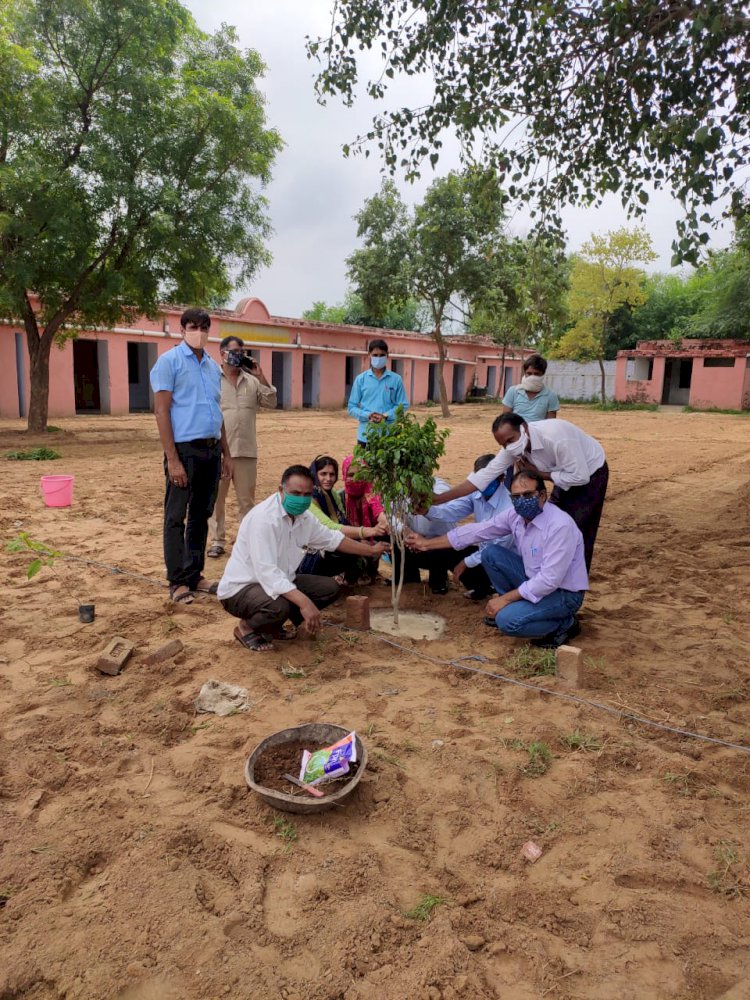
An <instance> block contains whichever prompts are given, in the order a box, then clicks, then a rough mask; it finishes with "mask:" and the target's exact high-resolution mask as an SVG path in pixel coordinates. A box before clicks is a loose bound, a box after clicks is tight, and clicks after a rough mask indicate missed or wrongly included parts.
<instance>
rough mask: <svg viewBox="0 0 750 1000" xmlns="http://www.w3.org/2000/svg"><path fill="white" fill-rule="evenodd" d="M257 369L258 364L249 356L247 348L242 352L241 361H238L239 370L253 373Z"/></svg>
mask: <svg viewBox="0 0 750 1000" xmlns="http://www.w3.org/2000/svg"><path fill="white" fill-rule="evenodd" d="M257 367H258V362H257V361H256V360H255V358H254V357H253V356H252V355H251V354H250V351H249V350H247V348H246V349H245V350H244V351H243V352H242V360H241V361H240V368H242V369H243V370H244V371H246V372H253V371H255V369H256V368H257Z"/></svg>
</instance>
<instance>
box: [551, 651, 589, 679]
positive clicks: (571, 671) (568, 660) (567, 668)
mask: <svg viewBox="0 0 750 1000" xmlns="http://www.w3.org/2000/svg"><path fill="white" fill-rule="evenodd" d="M555 674H556V675H557V676H558V677H559V678H560V680H561V681H562V682H563V684H565V685H567V686H568V687H583V650H581V649H579V648H578V646H558V647H557V650H556V652H555Z"/></svg>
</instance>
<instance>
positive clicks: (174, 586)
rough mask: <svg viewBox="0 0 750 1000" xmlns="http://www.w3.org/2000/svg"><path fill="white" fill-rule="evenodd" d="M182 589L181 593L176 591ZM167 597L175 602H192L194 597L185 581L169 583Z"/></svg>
mask: <svg viewBox="0 0 750 1000" xmlns="http://www.w3.org/2000/svg"><path fill="white" fill-rule="evenodd" d="M178 591H182V593H178ZM169 597H170V599H171V600H172V601H174V602H175V604H192V603H193V601H194V600H195V598H194V597H193V595H192V592H191V590H190V587H188V585H187V584H186V583H171V584H170V585H169Z"/></svg>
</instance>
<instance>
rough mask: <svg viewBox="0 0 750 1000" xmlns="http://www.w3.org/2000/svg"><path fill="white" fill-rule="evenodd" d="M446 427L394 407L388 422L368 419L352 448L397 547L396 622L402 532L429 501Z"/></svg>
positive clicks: (393, 599) (359, 472)
mask: <svg viewBox="0 0 750 1000" xmlns="http://www.w3.org/2000/svg"><path fill="white" fill-rule="evenodd" d="M449 433H450V431H448V430H438V427H437V424H436V423H435V421H434V420H433V419H432V417H428V418H427V420H425V422H424V423H423V424H420V423H419V421H418V420H417V418H416V417H415V416H414V414H413V413H404V410H403V407H399V408H398V410H397V411H396V417H395V420H394V421H393V422H392V423H390V424H387V423H385V422H383V423H380V424H370V425H369V426H368V429H367V448H366V449H362V448H359V447H357V448H355V451H354V454H355V458H356V467H355V469H354V471H353V475H354V478H355V479H364V480H366V481H368V482H371V483H372V485H373V488H374V490H375V492H376V493H378V494H379V496H380V499H381V501H382V503H383V508H384V510H385V514H386V517H387V518H388V524H389V531H390V536H391V549H392V551H394V552H395V550H396V549H398V551H399V553H400V556H401V558H400V559H399V573H398V580H397V578H396V574H395V573H394V574H393V575H392V577H391V603H392V605H393V623H394V625H398V608H399V603H400V601H401V590H402V588H403V586H404V570H405V564H406V560H405V548H404V532H405V531H406V530H408V528H409V525H410V523H411V515H412V512H413V511H414V510H418V509H419V508H420V507H429V505H430V503H431V502H432V492H433V476H434V473H435V469H436V468H437V465H438V460H439V459H440V456H441V455H442V454H443V452H444V451H445V439H446V438H447V437H448V434H449Z"/></svg>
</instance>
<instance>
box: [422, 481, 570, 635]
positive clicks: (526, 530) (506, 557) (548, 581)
mask: <svg viewBox="0 0 750 1000" xmlns="http://www.w3.org/2000/svg"><path fill="white" fill-rule="evenodd" d="M510 496H511V502H512V504H513V509H512V510H504V511H501V513H499V514H498V515H496V517H494V518H492V519H491V520H489V521H484V522H483V523H482V524H465V525H463V526H462V527H459V528H454V529H453V531H449V532H448V534H447V535H444V536H443V537H442V538H422V537H421V536H420V535H416V534H414V535H409V536H408V537H407V539H406V542H407V545H409V546H410V547H411V548H414V549H416V550H417V551H418V552H427V551H429V550H430V549H440V548H448V546H450V547H451V548H454V549H460V548H463V547H464V546H466V545H476V544H477V543H479V542H483V541H491V540H493V539H495V538H501V537H506V536H511V537H512V538H513V540H514V542H515V545H516V549H517V552H511V551H509V550H508V549H504V548H501V547H500V546H499V545H490V546H488V547H487V548H485V549H484V550H483V552H482V565H483V566H484V568H485V570H486V571H487V575H488V576H489V578H490V580H491V581H492V583H493V586H494V587H495V590H496V591H497V592H498V596H497V597H493V598H491V599H490V600H489V601H488V602H487V616H488V617H486V618H485V622H486V623H487V624H488V625H492V626H493V627H497V628H498V629H499V630H500V631H501V632H502V633H503V634H504V635H509V636H512V637H514V638H530V639H532V641H533V643H534V645H536V646H541V647H543V648H545V649H556V648H557V647H558V646H561V645H563V643H566V642H568V641H570V640H571V639H573V638H575V636H576V635H578V633H579V631H580V627H579V624H578V618H577V617H576V614H577V612H578V610H579V609H580V607H581V605H582V604H583V598H584V596H585V593H586V591H587V590H588V589H589V579H588V574H587V572H586V561H585V558H584V552H583V535H582V534H581V532H580V529H579V528H578V527H577V525H576V523H575V521H574V520H573V518H572V517H571V516H570V515H569V514H566V513H565V511H563V510H560V508H559V507H556V506H555V505H554V504H551V503H549V502H548V498H547V490H546V487H545V485H544V479H543V478H542V477H541V476H540V475H538V474H537V473H533V472H528V471H525V470H524V471H521V472H517V473H516V474H515V475H514V476H513V481H512V483H511V487H510ZM517 553H520V555H518V554H517Z"/></svg>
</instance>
